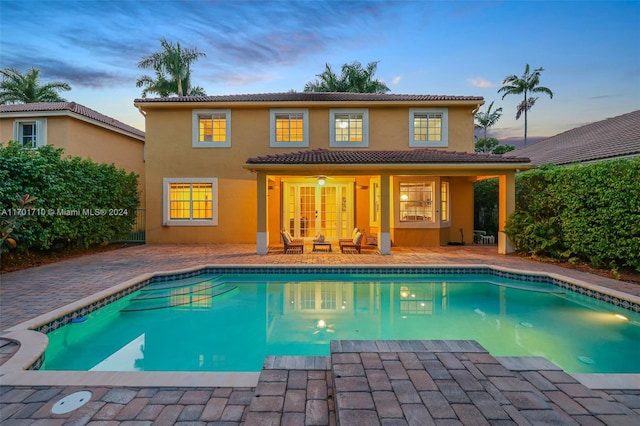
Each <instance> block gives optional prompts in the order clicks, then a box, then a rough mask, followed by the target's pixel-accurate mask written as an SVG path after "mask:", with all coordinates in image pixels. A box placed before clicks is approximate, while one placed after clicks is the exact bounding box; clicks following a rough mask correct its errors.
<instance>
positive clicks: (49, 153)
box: [0, 142, 139, 250]
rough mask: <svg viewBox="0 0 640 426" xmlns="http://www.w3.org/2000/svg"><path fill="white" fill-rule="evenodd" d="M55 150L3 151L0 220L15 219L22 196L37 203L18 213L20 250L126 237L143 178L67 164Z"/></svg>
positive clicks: (85, 163)
mask: <svg viewBox="0 0 640 426" xmlns="http://www.w3.org/2000/svg"><path fill="white" fill-rule="evenodd" d="M62 155H63V150H62V149H59V148H58V149H56V148H53V147H52V146H50V145H48V146H44V147H41V148H38V149H35V150H34V149H23V148H22V147H21V146H20V145H19V144H17V143H13V142H9V143H8V144H5V145H0V214H2V216H3V218H6V217H7V216H9V215H10V214H12V213H15V209H14V208H15V207H16V206H15V201H16V196H17V195H25V194H29V195H30V196H31V197H36V198H37V200H36V201H35V202H33V203H32V207H33V208H32V209H29V210H27V211H22V212H19V213H20V214H21V215H22V217H21V223H22V226H21V227H20V228H19V229H17V230H16V231H15V232H14V233H13V236H14V237H15V239H16V240H17V243H18V246H17V249H18V250H25V249H30V248H35V249H49V248H51V247H54V248H55V247H61V246H65V245H71V244H78V245H84V246H87V247H88V246H90V245H92V244H96V243H102V242H107V241H110V240H112V239H114V238H121V237H125V236H127V235H128V234H129V233H130V232H131V228H132V225H133V223H134V222H135V217H136V209H137V208H138V206H139V198H138V176H137V175H136V174H135V173H127V172H126V171H124V170H121V169H117V168H116V167H115V166H114V165H106V164H96V163H94V162H92V161H89V160H83V159H81V158H79V157H66V158H63V157H62Z"/></svg>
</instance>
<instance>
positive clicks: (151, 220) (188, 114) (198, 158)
mask: <svg viewBox="0 0 640 426" xmlns="http://www.w3.org/2000/svg"><path fill="white" fill-rule="evenodd" d="M438 106H439V107H442V105H438ZM274 107H279V105H274ZM296 107H303V108H308V110H309V127H308V128H309V146H308V147H304V148H299V147H285V148H271V147H270V138H269V132H270V107H269V106H265V105H258V106H250V105H249V106H248V105H242V106H239V107H234V106H233V105H224V106H219V105H201V104H198V105H191V104H181V103H176V105H161V106H156V105H143V108H144V109H145V112H146V171H145V179H146V194H147V203H146V207H147V217H146V223H147V235H146V237H147V242H148V243H255V241H256V230H257V218H256V214H257V203H256V197H257V185H256V177H255V175H254V174H252V173H251V172H249V171H248V170H246V169H244V168H243V167H242V165H243V164H244V163H245V162H246V160H247V159H248V158H250V157H256V156H263V155H268V154H276V153H287V152H293V151H300V150H306V149H318V148H322V149H345V148H331V147H330V146H329V128H330V127H329V117H330V114H329V109H330V107H329V106H322V107H320V106H308V105H307V106H304V105H303V106H292V105H287V108H296ZM341 107H344V106H341ZM207 108H211V109H215V108H224V109H230V110H231V147H230V148H193V147H192V110H193V109H207ZM409 108H410V106H408V105H401V106H396V105H393V106H376V107H374V106H371V107H369V108H368V111H369V146H368V148H353V149H370V150H403V149H410V148H409ZM448 117H449V118H448V123H449V128H448V129H449V146H448V147H447V148H442V149H445V150H450V151H468V152H470V151H473V114H472V107H471V106H469V105H466V106H462V107H454V106H450V107H449V109H448ZM297 174H298V177H300V176H304V174H303V173H297ZM309 174H311V173H309ZM370 175H371V174H370V173H367V174H361V175H359V176H358V175H357V174H355V173H354V174H353V176H350V177H352V178H356V184H355V186H356V187H355V188H354V198H355V199H354V202H355V206H354V207H355V208H354V226H357V227H360V228H364V229H365V231H366V232H368V233H376V232H377V231H378V229H377V228H372V227H371V226H370V224H369V189H365V187H368V186H369V178H370ZM176 177H179V178H199V177H215V178H218V191H219V197H218V212H219V214H218V224H217V226H163V223H162V221H163V178H176ZM270 179H271V180H269V182H268V187H270V189H268V190H267V197H268V198H267V203H268V205H267V212H268V217H269V218H268V228H267V229H268V232H269V243H270V244H277V243H278V242H279V241H280V234H279V230H280V227H281V213H280V209H281V196H282V184H281V182H280V176H270ZM463 180H464V179H461V180H460V182H458V180H455V179H454V180H452V184H451V185H452V186H451V193H452V194H455V192H456V191H458V189H459V188H461V191H464V194H465V195H461V197H467V196H468V195H469V192H468V184H469V185H470V183H469V182H466V181H465V182H462V181H463ZM471 194H472V193H471ZM471 196H472V195H471ZM469 205H470V206H471V208H469ZM458 207H460V208H461V209H463V211H464V213H459V215H457V216H456V215H452V222H451V229H453V228H454V227H455V229H456V231H455V232H456V233H458V235H459V231H458V230H457V229H458V228H459V227H463V228H464V229H465V231H464V232H465V236H466V235H467V227H469V229H468V235H469V237H470V238H472V236H473V218H472V212H473V199H472V198H471V200H470V201H468V202H467V201H462V200H460V201H458V197H456V196H455V195H453V196H452V211H454V210H456V209H457V208H458ZM465 215H468V217H469V218H468V219H466V218H464V219H463V218H462V216H465ZM458 216H460V217H458ZM469 223H471V225H470V226H469ZM424 231H425V230H424V229H420V230H411V229H403V230H401V231H398V230H395V233H396V236H397V237H398V238H399V241H402V244H403V245H439V244H443V243H444V244H446V242H448V241H449V238H450V240H453V241H457V240H458V239H459V237H457V236H456V237H449V238H448V237H447V236H448V235H450V234H451V232H453V231H451V230H450V229H449V228H447V229H446V231H441V230H440V229H437V228H435V229H429V230H426V232H424ZM418 234H419V235H418Z"/></svg>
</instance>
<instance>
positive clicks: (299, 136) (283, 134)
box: [269, 108, 309, 148]
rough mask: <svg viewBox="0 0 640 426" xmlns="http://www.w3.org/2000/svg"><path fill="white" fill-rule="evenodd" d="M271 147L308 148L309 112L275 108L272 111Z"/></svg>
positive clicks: (300, 109)
mask: <svg viewBox="0 0 640 426" xmlns="http://www.w3.org/2000/svg"><path fill="white" fill-rule="evenodd" d="M269 127H270V131H269V133H270V138H269V139H270V146H271V147H274V148H277V147H284V148H290V147H308V146H309V110H308V109H306V108H294V109H284V108H273V109H271V111H270V126H269Z"/></svg>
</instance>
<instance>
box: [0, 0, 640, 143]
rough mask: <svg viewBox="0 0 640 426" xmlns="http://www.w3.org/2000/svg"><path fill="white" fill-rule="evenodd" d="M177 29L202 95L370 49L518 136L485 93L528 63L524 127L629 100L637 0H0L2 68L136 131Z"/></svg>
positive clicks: (409, 87)
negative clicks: (535, 84) (475, 102)
mask: <svg viewBox="0 0 640 426" xmlns="http://www.w3.org/2000/svg"><path fill="white" fill-rule="evenodd" d="M161 38H166V39H167V40H169V41H173V42H176V41H179V42H180V44H181V45H182V46H184V47H197V48H198V50H200V51H202V52H204V53H206V55H207V56H206V58H202V59H200V60H198V61H197V62H196V63H195V64H194V65H193V67H192V83H193V84H194V85H198V86H202V87H203V88H204V89H205V91H206V92H207V94H209V95H221V94H239V93H262V92H286V91H290V90H296V91H302V90H303V88H304V85H305V83H306V82H308V81H310V80H313V79H315V77H316V74H319V73H320V72H322V71H323V70H324V66H325V63H329V64H330V65H332V67H333V68H334V70H336V71H339V70H340V67H341V65H342V64H344V63H347V62H353V61H354V60H358V61H360V62H361V63H362V64H363V65H365V64H366V63H368V62H370V61H380V63H379V64H378V71H377V74H376V76H377V77H378V78H380V79H382V80H383V81H384V82H385V83H386V84H387V85H388V86H389V87H390V88H391V93H405V94H431V95H468V96H483V97H484V98H485V101H486V103H485V106H484V107H483V108H482V110H483V111H484V110H485V109H486V107H487V106H488V105H489V103H491V101H495V105H494V109H495V108H497V107H502V108H503V117H502V119H501V120H500V121H499V122H498V124H497V125H496V126H495V127H494V128H493V129H491V130H490V131H489V136H493V137H496V138H498V139H500V140H501V141H502V142H506V143H514V139H513V138H515V139H521V138H522V132H523V120H522V119H520V120H518V121H516V120H515V113H516V106H517V104H518V103H519V102H520V101H521V98H520V97H519V96H507V97H506V98H505V99H504V100H502V99H501V98H502V95H501V94H498V93H497V90H498V89H499V88H500V87H501V82H502V80H503V78H504V77H505V76H507V75H510V74H516V75H521V74H522V72H523V71H524V67H525V64H526V63H529V64H530V65H531V67H532V69H533V68H537V67H544V72H543V73H542V78H541V82H540V84H541V85H542V86H546V87H548V88H550V89H551V90H552V91H553V92H554V97H553V99H549V97H548V96H546V95H544V94H543V95H541V96H540V98H539V99H538V101H537V103H536V105H535V106H534V107H533V109H532V110H531V111H530V114H529V138H530V139H539V138H541V137H548V136H553V135H556V134H558V133H560V132H563V131H565V130H569V129H572V128H575V127H578V126H581V125H584V124H587V123H590V122H593V121H599V120H603V119H605V118H608V117H613V116H617V115H621V114H624V113H627V112H631V111H634V110H637V109H640V1H631V2H623V1H606V2H605V1H602V2H591V1H553V2H544V1H503V2H475V1H474V2H466V1H438V2H430V1H344V0H343V1H339V2H333V1H298V2H294V1H187V0H182V1H169V0H166V1H151V0H146V1H145V0H130V1H124V0H123V1H90V0H84V1H82V0H81V1H71V0H66V1H57V0H50V1H35V0H18V1H13V0H0V67H1V68H6V67H14V68H18V69H19V70H21V71H23V72H25V71H27V70H28V69H29V68H30V67H32V66H33V67H35V68H38V69H40V70H41V78H42V81H43V82H47V81H51V80H56V81H65V82H67V83H69V84H70V85H71V87H72V90H71V91H69V92H64V93H62V96H63V97H65V98H66V99H67V100H69V101H75V102H78V103H80V104H83V105H85V106H87V107H89V108H92V109H95V110H97V111H99V112H101V113H103V114H106V115H108V116H111V117H113V118H116V119H118V120H121V121H123V122H125V123H127V124H130V125H133V126H135V127H137V128H140V129H141V130H144V119H143V117H142V115H141V114H140V113H139V112H138V111H137V109H136V108H135V107H134V106H133V101H134V99H136V98H139V97H141V90H142V89H140V88H137V87H136V85H135V82H136V79H137V78H139V77H140V76H141V75H143V74H152V73H151V72H150V71H148V70H142V69H138V68H137V63H138V62H139V61H140V59H141V58H142V57H144V56H146V55H149V54H150V53H153V52H156V51H159V50H161V48H160V42H159V40H160V39H161Z"/></svg>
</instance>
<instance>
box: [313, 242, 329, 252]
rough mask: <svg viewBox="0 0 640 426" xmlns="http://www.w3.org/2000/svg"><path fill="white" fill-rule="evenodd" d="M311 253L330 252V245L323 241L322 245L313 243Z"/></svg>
mask: <svg viewBox="0 0 640 426" xmlns="http://www.w3.org/2000/svg"><path fill="white" fill-rule="evenodd" d="M313 251H314V252H319V251H326V252H329V251H331V243H330V242H328V241H325V242H324V243H316V242H314V243H313Z"/></svg>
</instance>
